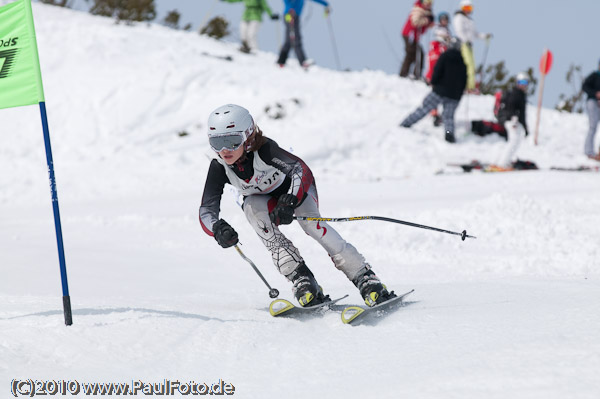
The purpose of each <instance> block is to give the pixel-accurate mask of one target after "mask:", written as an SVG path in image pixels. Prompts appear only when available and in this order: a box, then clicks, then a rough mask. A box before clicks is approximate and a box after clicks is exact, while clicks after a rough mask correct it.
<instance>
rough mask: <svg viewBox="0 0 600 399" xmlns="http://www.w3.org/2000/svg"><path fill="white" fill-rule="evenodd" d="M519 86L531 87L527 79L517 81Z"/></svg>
mask: <svg viewBox="0 0 600 399" xmlns="http://www.w3.org/2000/svg"><path fill="white" fill-rule="evenodd" d="M517 84H518V85H521V86H528V85H529V80H527V79H519V80H517Z"/></svg>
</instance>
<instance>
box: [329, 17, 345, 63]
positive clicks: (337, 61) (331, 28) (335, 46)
mask: <svg viewBox="0 0 600 399" xmlns="http://www.w3.org/2000/svg"><path fill="white" fill-rule="evenodd" d="M326 18H327V26H328V27H329V36H330V37H331V44H332V46H333V53H334V55H335V63H336V64H337V68H338V70H339V71H341V70H342V65H341V63H340V55H339V54H338V49H337V44H336V43H335V35H334V34H333V24H332V23H331V17H330V15H329V14H327V16H326Z"/></svg>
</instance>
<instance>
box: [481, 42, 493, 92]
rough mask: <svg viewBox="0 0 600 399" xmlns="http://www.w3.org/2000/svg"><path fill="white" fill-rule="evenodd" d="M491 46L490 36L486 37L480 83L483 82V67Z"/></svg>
mask: <svg viewBox="0 0 600 399" xmlns="http://www.w3.org/2000/svg"><path fill="white" fill-rule="evenodd" d="M489 48H490V38H489V37H488V38H487V39H485V49H484V50H483V61H481V69H480V70H479V85H480V86H481V83H482V82H483V68H485V62H486V60H487V55H488V50H489Z"/></svg>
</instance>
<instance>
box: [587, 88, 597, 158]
mask: <svg viewBox="0 0 600 399" xmlns="http://www.w3.org/2000/svg"><path fill="white" fill-rule="evenodd" d="M585 108H586V109H587V113H588V118H589V120H590V128H589V129H588V133H587V137H586V138H585V147H584V152H585V155H595V154H596V152H595V151H594V137H595V136H596V129H597V127H598V122H599V121H600V105H599V102H598V100H595V99H593V98H590V99H589V100H587V102H586V103H585Z"/></svg>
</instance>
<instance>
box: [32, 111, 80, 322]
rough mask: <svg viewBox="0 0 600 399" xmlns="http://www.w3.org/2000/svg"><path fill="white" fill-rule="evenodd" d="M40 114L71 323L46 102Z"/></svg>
mask: <svg viewBox="0 0 600 399" xmlns="http://www.w3.org/2000/svg"><path fill="white" fill-rule="evenodd" d="M40 114H41V116H42V128H43V131H44V144H45V145H46V161H47V162H48V178H49V179H50V192H51V195H52V209H53V211H54V228H55V230H56V244H57V246H58V261H59V264H60V278H61V281H62V291H63V312H64V315H65V324H66V325H67V326H70V325H71V324H73V316H72V312H71V297H70V296H69V283H68V282H67V265H66V263H65V249H64V246H63V237H62V228H61V225H60V212H59V209H58V192H57V191H56V177H55V176H54V161H53V160H52V147H51V146H50V130H49V129H48V117H47V115H46V103H45V102H43V101H42V102H40Z"/></svg>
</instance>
